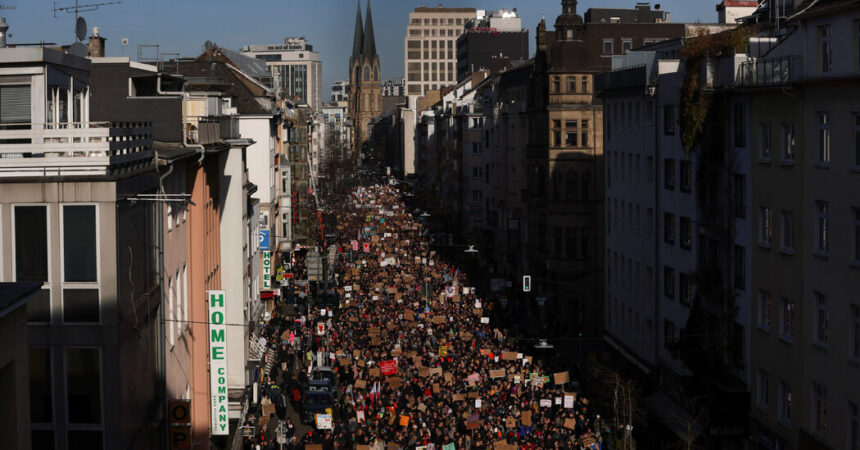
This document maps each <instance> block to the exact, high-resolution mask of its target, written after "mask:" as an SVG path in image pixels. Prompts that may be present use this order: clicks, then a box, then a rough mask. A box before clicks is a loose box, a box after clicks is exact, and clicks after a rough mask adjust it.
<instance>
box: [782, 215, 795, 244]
mask: <svg viewBox="0 0 860 450" xmlns="http://www.w3.org/2000/svg"><path fill="white" fill-rule="evenodd" d="M793 249H794V214H793V213H792V212H790V211H783V212H782V250H784V251H789V252H790V251H792V250H793Z"/></svg>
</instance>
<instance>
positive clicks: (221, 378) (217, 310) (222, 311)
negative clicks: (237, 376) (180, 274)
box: [206, 291, 230, 436]
mask: <svg viewBox="0 0 860 450" xmlns="http://www.w3.org/2000/svg"><path fill="white" fill-rule="evenodd" d="M206 296H207V297H208V299H209V389H210V396H211V407H212V435H213V436H215V435H227V434H229V433H230V430H229V422H228V419H227V339H226V334H227V325H226V324H225V323H224V317H225V315H226V311H227V308H226V306H225V303H224V302H225V291H206Z"/></svg>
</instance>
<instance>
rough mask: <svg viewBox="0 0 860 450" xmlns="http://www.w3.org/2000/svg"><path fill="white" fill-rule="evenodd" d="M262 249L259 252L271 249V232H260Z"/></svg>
mask: <svg viewBox="0 0 860 450" xmlns="http://www.w3.org/2000/svg"><path fill="white" fill-rule="evenodd" d="M259 239H260V248H259V250H268V249H269V230H260V238H259Z"/></svg>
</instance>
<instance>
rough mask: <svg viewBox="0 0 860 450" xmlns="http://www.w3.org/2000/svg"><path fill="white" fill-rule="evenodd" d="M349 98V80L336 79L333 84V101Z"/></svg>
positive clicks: (342, 100)
mask: <svg viewBox="0 0 860 450" xmlns="http://www.w3.org/2000/svg"><path fill="white" fill-rule="evenodd" d="M348 100H349V81H346V80H342V81H335V82H334V83H332V85H331V102H332V103H337V102H345V101H348Z"/></svg>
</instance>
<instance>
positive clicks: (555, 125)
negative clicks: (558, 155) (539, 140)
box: [552, 120, 561, 147]
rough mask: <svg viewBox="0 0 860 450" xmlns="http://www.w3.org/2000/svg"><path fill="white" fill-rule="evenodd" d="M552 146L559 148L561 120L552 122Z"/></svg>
mask: <svg viewBox="0 0 860 450" xmlns="http://www.w3.org/2000/svg"><path fill="white" fill-rule="evenodd" d="M552 137H553V139H552V145H554V146H556V147H561V120H553V121H552Z"/></svg>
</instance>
